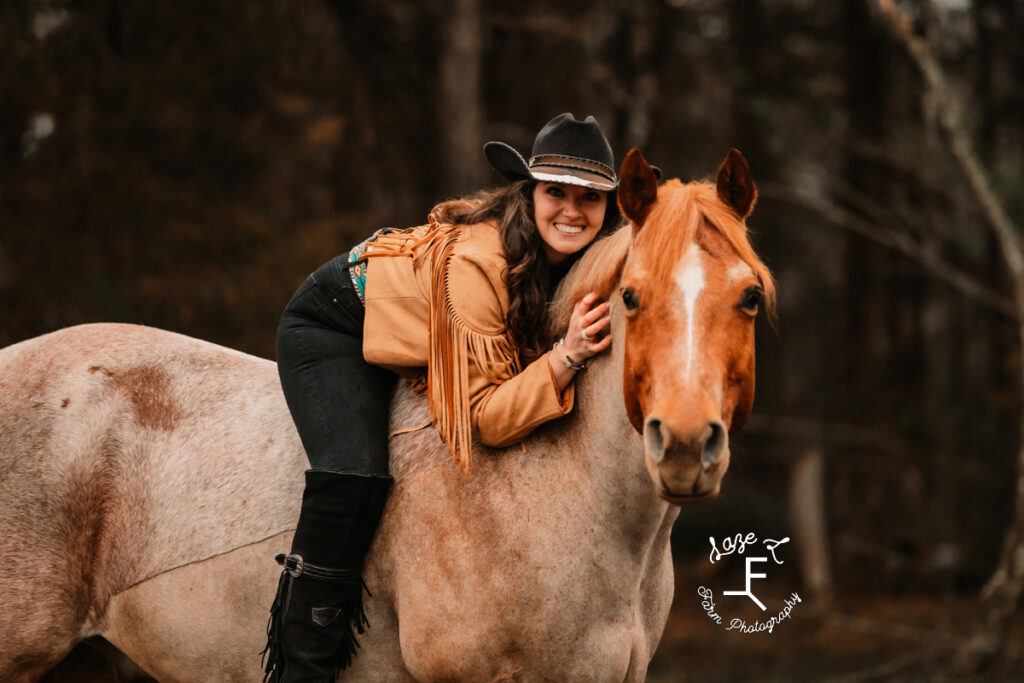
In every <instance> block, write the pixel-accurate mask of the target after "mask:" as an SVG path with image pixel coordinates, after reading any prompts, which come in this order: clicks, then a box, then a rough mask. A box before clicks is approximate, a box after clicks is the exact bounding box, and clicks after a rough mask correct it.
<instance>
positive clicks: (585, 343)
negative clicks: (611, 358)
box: [559, 292, 612, 363]
mask: <svg viewBox="0 0 1024 683" xmlns="http://www.w3.org/2000/svg"><path fill="white" fill-rule="evenodd" d="M598 302H600V303H598ZM610 307H611V306H610V304H609V303H608V302H607V301H601V297H599V296H598V294H597V292H591V293H590V294H587V295H586V296H585V297H583V298H582V299H580V300H579V301H577V302H576V306H575V307H573V309H572V317H571V318H569V329H568V330H567V331H566V333H565V342H564V343H563V344H562V345H561V346H560V347H559V351H561V352H562V353H564V354H565V355H566V356H568V357H569V358H571V359H572V360H574V361H576V362H577V363H580V362H582V361H584V360H586V359H587V358H590V357H591V356H595V355H597V354H599V353H601V352H602V351H604V350H605V349H607V348H608V347H609V346H610V345H611V343H612V336H611V334H604V335H602V332H603V331H604V330H605V328H607V327H608V326H609V325H610V324H611V317H610V316H609V315H608V311H609V309H610Z"/></svg>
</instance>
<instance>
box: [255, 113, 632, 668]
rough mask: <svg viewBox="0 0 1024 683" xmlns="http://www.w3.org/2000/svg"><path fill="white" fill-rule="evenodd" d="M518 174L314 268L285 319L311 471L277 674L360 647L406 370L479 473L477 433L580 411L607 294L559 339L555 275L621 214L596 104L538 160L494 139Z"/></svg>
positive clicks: (492, 442) (287, 587)
mask: <svg viewBox="0 0 1024 683" xmlns="http://www.w3.org/2000/svg"><path fill="white" fill-rule="evenodd" d="M484 151H485V153H486V155H487V158H488V160H489V161H490V162H491V164H492V165H493V166H494V168H495V169H496V170H497V171H498V172H499V173H501V174H502V175H503V176H505V177H506V178H507V179H508V180H510V181H511V182H510V183H509V184H508V185H506V186H504V187H499V188H497V189H494V190H487V191H483V192H481V193H479V194H477V195H474V196H472V197H468V198H464V199H458V200H453V201H448V202H444V203H442V204H439V205H437V206H435V207H434V209H433V210H432V211H431V213H430V216H429V220H428V222H427V224H426V225H422V226H418V227H414V228H409V229H407V230H402V231H397V230H391V229H385V230H381V231H378V232H377V233H375V234H374V235H373V236H371V237H370V238H369V239H367V240H365V241H364V242H362V243H361V244H359V245H357V246H356V247H354V248H353V249H352V250H351V251H349V252H346V253H344V254H341V255H339V256H337V257H335V258H334V259H332V260H331V261H329V262H327V263H326V264H324V265H323V266H321V267H320V268H319V269H318V270H316V271H315V272H314V273H313V274H312V275H310V276H309V278H308V279H307V280H306V282H305V283H304V284H303V285H302V286H301V287H300V288H299V290H298V291H297V292H296V293H295V295H294V297H293V298H292V300H291V302H289V304H288V306H287V308H286V309H285V312H284V315H283V316H282V318H281V325H280V329H279V332H278V340H277V356H278V358H277V360H278V370H279V373H280V378H281V385H282V387H283V389H284V394H285V398H286V399H287V402H288V408H289V410H290V411H291V415H292V418H293V419H294V421H295V425H296V427H297V429H298V432H299V435H300V437H301V439H302V443H303V446H304V447H305V450H306V455H307V457H308V458H309V462H310V465H311V469H310V470H309V471H308V472H307V473H306V487H305V492H304V494H303V500H302V513H301V516H300V518H299V522H298V528H297V529H296V532H295V537H294V540H293V543H292V549H291V553H290V554H288V555H287V556H286V555H283V554H282V555H280V556H278V562H279V563H280V564H281V565H282V566H283V567H284V571H283V572H282V574H281V578H280V581H279V585H278V593H277V597H276V599H275V600H274V604H273V607H272V609H271V623H270V628H269V630H268V633H269V640H268V643H267V651H268V662H267V669H266V670H267V674H268V676H269V678H270V680H271V681H292V680H300V679H301V680H304V681H305V680H328V679H330V678H331V674H332V672H333V671H334V670H335V669H336V668H338V667H341V668H344V667H346V666H348V665H349V664H350V663H351V658H352V657H353V656H354V655H355V652H356V647H357V643H356V640H355V636H354V633H353V630H355V631H358V632H360V633H362V632H363V630H364V628H365V627H366V626H367V625H368V624H367V622H366V619H365V617H364V615H363V609H362V590H363V583H362V580H361V578H360V576H361V569H362V565H363V561H364V558H365V556H366V553H367V551H368V548H369V547H370V544H371V542H372V540H373V537H374V533H375V530H376V527H377V525H378V523H379V521H380V518H381V515H382V511H383V508H384V503H385V501H386V500H387V497H388V493H389V490H390V487H391V482H392V480H391V477H390V476H389V457H388V431H387V425H388V422H387V419H388V405H389V399H390V396H391V393H392V390H393V388H394V385H395V381H396V378H397V376H403V377H405V378H406V379H408V380H411V381H412V382H413V383H414V384H415V385H416V386H418V387H420V388H421V389H424V390H426V392H427V394H428V396H429V405H430V411H431V413H432V415H433V422H434V425H435V426H436V428H437V430H438V432H439V433H440V435H441V438H442V439H443V440H444V441H445V442H446V443H447V444H448V447H449V449H450V451H451V454H452V456H453V457H454V459H455V460H456V462H457V463H458V464H459V465H460V466H461V467H462V469H463V470H464V471H465V472H466V473H467V474H468V473H469V472H470V469H471V465H472V463H471V461H470V453H471V450H472V443H473V440H474V438H476V439H479V441H481V442H482V443H484V444H487V445H489V446H496V447H500V446H508V445H510V444H514V443H517V442H519V441H521V440H522V439H524V438H525V437H526V436H527V435H529V434H530V433H531V432H532V431H533V430H534V429H536V428H537V427H538V426H540V425H541V424H543V423H545V422H548V421H550V420H554V419H557V418H560V417H562V416H564V415H566V414H567V413H569V412H570V411H571V410H572V407H573V400H574V390H573V379H574V377H575V376H576V373H577V372H578V371H580V370H583V369H584V368H585V367H586V363H585V362H586V360H587V359H588V358H590V357H592V356H594V355H595V354H598V353H600V352H602V351H604V350H605V349H607V348H608V347H609V345H610V344H611V336H610V335H607V334H605V332H606V331H607V328H608V326H609V322H610V319H609V305H608V303H607V302H605V301H602V300H600V299H599V297H598V295H597V294H596V293H594V292H589V293H583V294H582V295H581V296H580V297H579V299H578V301H577V303H576V305H575V307H574V309H573V312H572V315H571V316H570V320H569V322H568V325H567V326H566V328H565V329H564V330H561V331H560V334H562V335H563V336H562V337H561V338H560V339H558V341H557V342H555V343H554V344H552V342H553V341H554V337H552V336H550V333H549V331H548V327H549V325H548V314H547V307H548V303H549V300H550V298H551V295H552V292H553V291H554V287H555V285H556V284H557V283H558V281H559V279H560V278H561V276H562V275H563V274H564V273H565V272H566V271H567V270H568V269H569V267H570V266H571V265H572V263H574V262H575V261H576V259H577V258H578V257H579V256H580V255H581V254H582V253H583V251H584V250H586V248H587V247H588V246H589V245H590V244H592V243H593V242H594V240H595V239H596V238H597V237H598V235H599V234H601V233H602V232H610V231H611V229H612V228H613V227H615V226H616V225H617V224H618V223H619V222H620V215H619V211H618V208H617V206H616V202H615V199H614V192H615V190H616V187H617V185H618V178H617V176H616V174H615V171H614V157H613V154H612V150H611V146H610V145H609V144H608V141H607V139H605V136H604V133H603V132H602V131H601V127H600V126H599V125H598V123H597V121H596V120H595V119H594V117H592V116H589V117H587V118H586V119H585V120H583V121H578V120H576V119H575V118H574V117H573V116H572V114H562V115H560V116H557V117H555V118H554V119H552V120H551V121H549V122H548V123H547V124H546V125H545V126H544V128H542V129H541V131H540V132H539V133H538V134H537V137H536V140H535V141H534V146H533V153H532V155H531V157H530V159H529V161H527V160H525V159H524V158H523V157H522V156H521V155H520V154H519V153H518V152H517V151H516V150H515V149H513V148H512V147H510V146H508V145H506V144H504V143H501V142H489V143H487V145H485V147H484Z"/></svg>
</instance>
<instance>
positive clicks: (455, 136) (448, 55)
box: [437, 0, 484, 194]
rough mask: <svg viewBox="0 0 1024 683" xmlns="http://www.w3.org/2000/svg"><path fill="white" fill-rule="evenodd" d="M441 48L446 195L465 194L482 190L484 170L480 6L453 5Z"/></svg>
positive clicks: (470, 1)
mask: <svg viewBox="0 0 1024 683" xmlns="http://www.w3.org/2000/svg"><path fill="white" fill-rule="evenodd" d="M450 12H451V14H450V17H449V19H448V24H447V26H446V30H445V40H444V43H443V44H442V46H441V48H442V50H443V54H442V57H441V97H439V98H438V100H437V105H438V106H439V107H440V108H441V111H440V112H439V113H438V119H439V121H440V122H441V130H442V134H443V136H444V140H445V141H446V143H447V144H446V145H443V146H442V149H443V150H444V154H445V159H444V160H443V162H442V165H443V168H444V170H445V182H444V190H445V191H446V192H447V193H448V194H462V193H466V192H469V191H471V190H473V189H475V188H476V187H477V186H479V184H480V182H481V172H482V171H483V168H484V167H483V165H482V162H481V159H482V153H481V151H480V149H481V145H482V144H483V142H484V140H483V130H482V121H483V113H482V111H481V110H482V107H483V105H482V99H481V85H480V80H481V76H480V72H481V59H482V42H483V39H482V36H481V32H482V31H483V26H482V21H481V17H480V1H479V0H453V2H452V7H451V9H450Z"/></svg>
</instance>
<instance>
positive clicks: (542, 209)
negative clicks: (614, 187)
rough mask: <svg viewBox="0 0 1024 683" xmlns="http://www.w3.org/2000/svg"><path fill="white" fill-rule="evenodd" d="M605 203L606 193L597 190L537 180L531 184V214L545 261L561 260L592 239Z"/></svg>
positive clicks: (596, 231)
mask: <svg viewBox="0 0 1024 683" xmlns="http://www.w3.org/2000/svg"><path fill="white" fill-rule="evenodd" d="M607 204H608V195H607V194H606V193H604V192H601V191H600V190H594V189H591V188H585V187H574V186H572V185H562V184H560V183H544V182H541V183H537V184H536V185H535V186H534V188H533V207H534V216H535V221H536V223H537V232H539V233H540V236H541V239H543V240H544V254H545V255H546V256H547V259H548V263H552V264H555V263H561V262H562V261H564V260H565V259H566V258H568V257H569V256H572V255H573V254H575V253H577V252H578V251H580V250H581V249H584V248H585V247H587V246H588V245H589V244H590V243H591V242H593V241H594V238H595V237H597V233H598V231H599V230H600V229H601V225H602V223H603V222H604V213H605V207H606V206H607Z"/></svg>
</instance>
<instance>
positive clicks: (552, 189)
mask: <svg viewBox="0 0 1024 683" xmlns="http://www.w3.org/2000/svg"><path fill="white" fill-rule="evenodd" d="M547 191H548V194H549V195H551V196H552V197H562V196H564V195H565V192H563V191H562V188H560V187H559V186H558V185H550V186H549V187H548V190H547Z"/></svg>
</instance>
